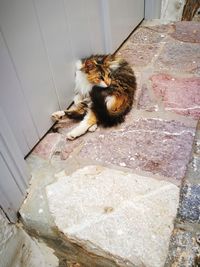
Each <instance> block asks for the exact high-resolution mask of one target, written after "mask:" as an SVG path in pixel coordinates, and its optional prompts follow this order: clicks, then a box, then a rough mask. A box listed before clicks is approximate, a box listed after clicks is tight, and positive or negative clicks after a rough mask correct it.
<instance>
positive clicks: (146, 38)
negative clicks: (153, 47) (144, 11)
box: [129, 27, 166, 44]
mask: <svg viewBox="0 0 200 267" xmlns="http://www.w3.org/2000/svg"><path fill="white" fill-rule="evenodd" d="M165 37H166V33H159V32H156V31H154V30H152V29H150V28H142V27H141V28H139V29H138V30H137V31H136V32H135V33H134V34H133V35H132V36H131V37H130V38H129V42H132V43H136V44H154V43H160V42H162V41H163V40H164V38H165Z"/></svg>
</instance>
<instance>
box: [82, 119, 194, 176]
mask: <svg viewBox="0 0 200 267" xmlns="http://www.w3.org/2000/svg"><path fill="white" fill-rule="evenodd" d="M194 131H195V129H194V128H191V129H190V128H187V127H186V126H184V125H183V124H181V123H178V122H175V121H163V120H159V119H146V120H143V119H141V120H136V121H132V123H131V125H128V126H126V127H125V128H123V129H119V130H115V131H112V132H109V133H107V134H100V135H99V136H97V137H95V138H91V139H90V140H87V141H86V143H85V144H84V146H83V148H82V150H81V152H80V156H81V157H84V158H91V159H93V160H94V159H95V160H97V161H100V162H102V163H107V164H108V163H111V164H114V165H118V166H124V167H125V166H126V167H129V168H131V169H132V170H134V169H138V168H139V169H141V170H145V171H149V172H151V173H154V174H161V175H163V176H165V177H170V178H174V179H177V180H180V179H181V178H183V176H184V173H185V170H186V165H187V163H188V161H189V157H190V151H191V146H192V142H193V135H194Z"/></svg>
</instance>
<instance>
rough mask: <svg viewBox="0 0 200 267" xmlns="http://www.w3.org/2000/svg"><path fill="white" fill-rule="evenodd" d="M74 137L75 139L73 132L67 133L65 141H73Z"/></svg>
mask: <svg viewBox="0 0 200 267" xmlns="http://www.w3.org/2000/svg"><path fill="white" fill-rule="evenodd" d="M76 137H77V136H76V134H75V133H74V132H73V131H71V132H69V133H68V134H67V139H68V140H74V139H75V138H76Z"/></svg>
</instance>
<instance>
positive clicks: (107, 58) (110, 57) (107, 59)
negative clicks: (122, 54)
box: [103, 54, 115, 65]
mask: <svg viewBox="0 0 200 267" xmlns="http://www.w3.org/2000/svg"><path fill="white" fill-rule="evenodd" d="M114 59H115V56H114V55H111V54H108V55H106V56H104V58H103V62H104V64H106V65H107V64H110V62H111V61H113V60H114Z"/></svg>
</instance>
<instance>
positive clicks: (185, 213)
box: [178, 184, 200, 222]
mask: <svg viewBox="0 0 200 267" xmlns="http://www.w3.org/2000/svg"><path fill="white" fill-rule="evenodd" d="M178 215H179V217H180V219H181V220H184V221H190V222H193V221H196V222H200V184H198V185H191V184H186V185H184V187H183V188H182V197H181V202H180V208H179V214H178Z"/></svg>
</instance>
